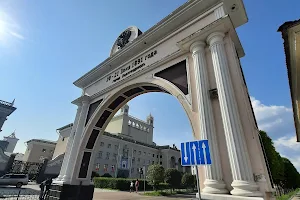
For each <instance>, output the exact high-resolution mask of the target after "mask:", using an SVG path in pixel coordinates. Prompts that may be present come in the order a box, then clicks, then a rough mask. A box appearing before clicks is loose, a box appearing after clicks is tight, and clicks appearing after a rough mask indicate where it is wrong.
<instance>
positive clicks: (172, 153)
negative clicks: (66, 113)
mask: <svg viewBox="0 0 300 200" xmlns="http://www.w3.org/2000/svg"><path fill="white" fill-rule="evenodd" d="M153 122H154V118H153V117H152V116H151V114H150V115H149V116H148V117H147V119H146V121H143V120H141V119H137V118H135V117H133V116H130V115H129V106H128V105H127V104H126V105H125V106H124V107H122V108H121V111H120V113H119V114H117V115H116V116H114V118H113V119H112V120H111V121H110V123H109V124H108V126H107V128H106V130H105V133H104V134H103V135H102V139H101V143H100V144H99V145H100V151H99V152H97V155H96V157H95V159H94V171H96V172H98V173H99V174H100V175H103V174H105V173H109V174H111V175H112V176H117V168H118V169H123V170H124V171H125V173H128V176H129V177H132V178H139V173H138V169H139V168H142V167H143V166H145V167H146V169H147V166H149V165H152V164H160V165H162V166H163V167H164V168H165V169H167V168H177V169H178V170H180V171H182V172H183V171H187V170H189V169H188V168H182V167H181V160H180V151H179V150H178V149H177V148H176V147H175V145H173V147H170V146H168V145H165V146H158V145H156V144H155V143H154V142H153ZM72 127H73V124H68V125H66V126H64V127H61V128H59V129H58V132H59V139H58V141H57V145H56V148H55V151H54V154H53V159H55V158H56V157H57V156H59V155H61V154H63V153H65V150H66V146H67V141H68V137H69V135H70V133H71V130H72Z"/></svg>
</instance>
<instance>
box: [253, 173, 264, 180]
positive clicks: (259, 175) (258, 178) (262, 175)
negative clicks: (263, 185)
mask: <svg viewBox="0 0 300 200" xmlns="http://www.w3.org/2000/svg"><path fill="white" fill-rule="evenodd" d="M253 177H254V181H255V182H265V181H267V180H266V177H265V175H264V174H253Z"/></svg>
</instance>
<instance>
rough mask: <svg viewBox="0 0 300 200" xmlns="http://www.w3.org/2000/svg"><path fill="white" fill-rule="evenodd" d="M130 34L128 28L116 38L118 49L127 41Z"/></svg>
mask: <svg viewBox="0 0 300 200" xmlns="http://www.w3.org/2000/svg"><path fill="white" fill-rule="evenodd" d="M130 36H131V31H130V30H125V31H124V32H123V33H121V35H120V36H119V37H118V39H117V45H118V47H119V48H120V49H122V48H123V47H124V46H125V45H126V44H127V43H128V42H129V38H130Z"/></svg>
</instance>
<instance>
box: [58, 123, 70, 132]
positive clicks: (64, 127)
mask: <svg viewBox="0 0 300 200" xmlns="http://www.w3.org/2000/svg"><path fill="white" fill-rule="evenodd" d="M72 126H73V123H70V124H67V125H65V126H63V127H60V128H58V129H56V130H58V131H61V130H63V129H66V128H69V127H72Z"/></svg>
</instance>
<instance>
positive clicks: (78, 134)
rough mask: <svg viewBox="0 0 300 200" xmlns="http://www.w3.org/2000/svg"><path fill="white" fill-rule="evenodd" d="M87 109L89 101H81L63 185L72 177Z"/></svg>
mask: <svg viewBox="0 0 300 200" xmlns="http://www.w3.org/2000/svg"><path fill="white" fill-rule="evenodd" d="M88 108H89V101H87V100H85V99H84V100H82V108H81V112H80V116H79V119H78V124H77V129H76V132H75V136H74V140H73V143H72V147H71V149H70V156H69V161H68V162H67V166H66V173H65V175H64V176H63V178H62V181H63V182H64V183H69V182H70V181H71V178H72V176H73V172H74V166H75V161H76V157H77V156H78V149H79V147H80V141H81V136H82V132H83V129H84V125H85V120H86V117H87V113H88Z"/></svg>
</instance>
